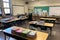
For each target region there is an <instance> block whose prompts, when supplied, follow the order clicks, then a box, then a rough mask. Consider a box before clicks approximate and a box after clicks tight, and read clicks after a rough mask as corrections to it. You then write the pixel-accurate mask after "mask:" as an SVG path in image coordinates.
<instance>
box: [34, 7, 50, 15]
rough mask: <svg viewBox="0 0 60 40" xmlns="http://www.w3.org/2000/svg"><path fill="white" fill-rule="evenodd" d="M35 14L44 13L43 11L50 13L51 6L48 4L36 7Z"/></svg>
mask: <svg viewBox="0 0 60 40" xmlns="http://www.w3.org/2000/svg"><path fill="white" fill-rule="evenodd" d="M34 12H35V14H39V15H42V14H43V13H48V14H49V7H48V6H41V7H34Z"/></svg>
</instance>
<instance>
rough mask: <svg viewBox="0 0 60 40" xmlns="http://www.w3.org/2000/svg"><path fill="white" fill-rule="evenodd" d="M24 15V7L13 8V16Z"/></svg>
mask: <svg viewBox="0 0 60 40" xmlns="http://www.w3.org/2000/svg"><path fill="white" fill-rule="evenodd" d="M18 14H25V12H24V6H13V15H18Z"/></svg>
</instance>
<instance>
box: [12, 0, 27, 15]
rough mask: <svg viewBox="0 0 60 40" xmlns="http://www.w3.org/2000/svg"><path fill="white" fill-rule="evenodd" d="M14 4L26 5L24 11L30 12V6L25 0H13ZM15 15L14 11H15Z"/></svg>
mask: <svg viewBox="0 0 60 40" xmlns="http://www.w3.org/2000/svg"><path fill="white" fill-rule="evenodd" d="M12 5H23V6H24V12H25V13H28V7H27V5H26V4H25V1H23V0H12ZM12 10H13V9H12ZM13 15H14V13H13Z"/></svg>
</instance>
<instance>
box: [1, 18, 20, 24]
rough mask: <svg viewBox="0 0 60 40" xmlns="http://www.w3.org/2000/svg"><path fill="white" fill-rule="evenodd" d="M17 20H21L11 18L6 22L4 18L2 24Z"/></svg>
mask: <svg viewBox="0 0 60 40" xmlns="http://www.w3.org/2000/svg"><path fill="white" fill-rule="evenodd" d="M16 20H20V19H19V18H11V19H9V20H6V19H5V18H3V19H1V20H0V22H2V23H8V22H12V21H16Z"/></svg>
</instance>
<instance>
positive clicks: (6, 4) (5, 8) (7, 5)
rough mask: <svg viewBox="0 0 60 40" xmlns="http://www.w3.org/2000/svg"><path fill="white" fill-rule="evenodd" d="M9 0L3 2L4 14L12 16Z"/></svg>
mask: <svg viewBox="0 0 60 40" xmlns="http://www.w3.org/2000/svg"><path fill="white" fill-rule="evenodd" d="M9 3H10V2H9V0H3V7H4V13H5V14H10V4H9Z"/></svg>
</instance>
